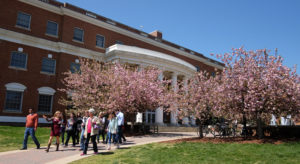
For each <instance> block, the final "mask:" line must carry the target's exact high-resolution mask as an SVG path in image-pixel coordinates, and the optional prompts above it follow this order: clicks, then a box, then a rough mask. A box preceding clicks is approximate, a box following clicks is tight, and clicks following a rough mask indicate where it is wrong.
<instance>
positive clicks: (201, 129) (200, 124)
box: [199, 120, 203, 138]
mask: <svg viewBox="0 0 300 164" xmlns="http://www.w3.org/2000/svg"><path fill="white" fill-rule="evenodd" d="M199 138H203V126H202V122H201V120H199Z"/></svg>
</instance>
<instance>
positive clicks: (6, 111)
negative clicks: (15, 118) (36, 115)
mask: <svg viewBox="0 0 300 164" xmlns="http://www.w3.org/2000/svg"><path fill="white" fill-rule="evenodd" d="M3 113H16V114H22V113H23V112H22V111H11V110H6V109H4V110H3Z"/></svg>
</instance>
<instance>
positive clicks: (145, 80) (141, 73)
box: [109, 64, 163, 113]
mask: <svg viewBox="0 0 300 164" xmlns="http://www.w3.org/2000/svg"><path fill="white" fill-rule="evenodd" d="M113 71H114V73H113V74H114V76H112V79H111V80H110V81H111V86H112V88H111V90H110V97H109V104H110V105H111V106H110V109H111V110H115V109H120V110H121V111H123V112H126V113H137V112H145V111H146V110H154V109H156V108H157V107H158V106H159V105H160V104H161V98H162V96H163V86H162V82H161V81H159V80H158V76H159V74H160V73H161V71H160V70H158V69H157V68H154V67H147V68H143V69H128V68H126V66H124V65H120V64H116V65H115V68H114V70H113Z"/></svg>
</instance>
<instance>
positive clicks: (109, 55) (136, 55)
mask: <svg viewBox="0 0 300 164" xmlns="http://www.w3.org/2000/svg"><path fill="white" fill-rule="evenodd" d="M116 59H121V61H123V62H126V61H131V62H134V63H140V64H142V63H143V64H148V65H154V66H157V67H159V68H161V69H168V70H172V71H175V72H183V73H184V74H185V75H190V74H193V73H194V72H196V67H195V66H193V65H191V64H190V63H188V62H186V61H184V60H181V59H179V58H176V57H174V56H171V55H168V54H165V53H161V52H157V51H152V50H148V49H144V48H139V47H134V46H127V45H120V44H116V45H113V46H111V47H109V48H107V49H106V61H113V60H116Z"/></svg>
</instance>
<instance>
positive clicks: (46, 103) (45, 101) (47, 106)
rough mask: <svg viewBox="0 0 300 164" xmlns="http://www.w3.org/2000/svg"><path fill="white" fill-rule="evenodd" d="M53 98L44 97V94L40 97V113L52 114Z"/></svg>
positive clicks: (49, 96) (50, 96)
mask: <svg viewBox="0 0 300 164" xmlns="http://www.w3.org/2000/svg"><path fill="white" fill-rule="evenodd" d="M52 97H53V96H52V95H44V94H40V95H39V106H38V111H39V112H44V113H49V112H51V110H52Z"/></svg>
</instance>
